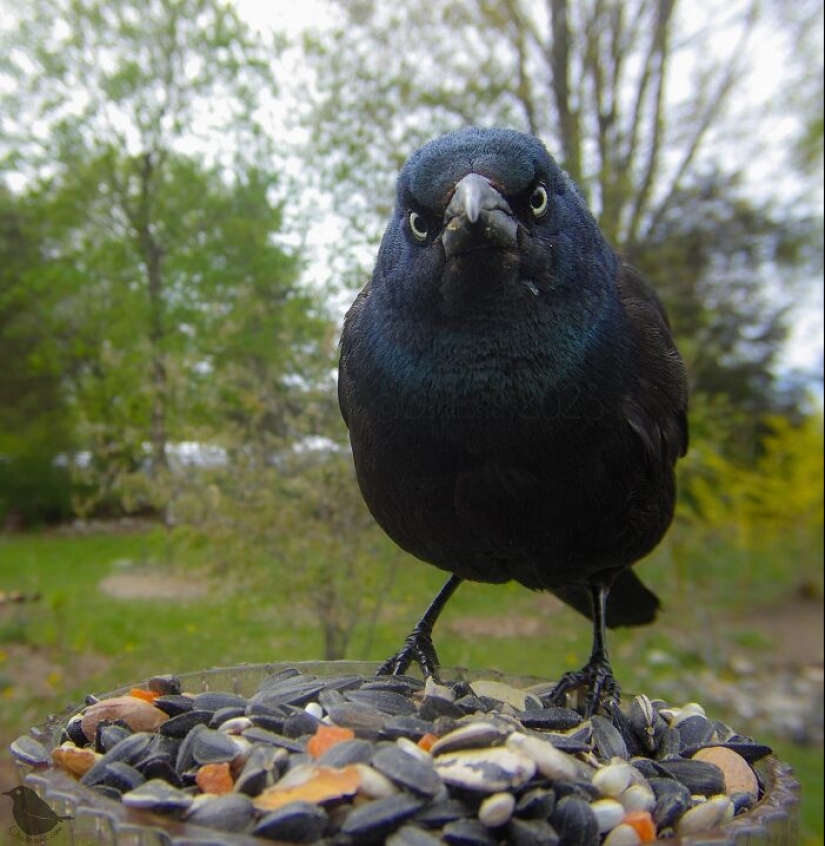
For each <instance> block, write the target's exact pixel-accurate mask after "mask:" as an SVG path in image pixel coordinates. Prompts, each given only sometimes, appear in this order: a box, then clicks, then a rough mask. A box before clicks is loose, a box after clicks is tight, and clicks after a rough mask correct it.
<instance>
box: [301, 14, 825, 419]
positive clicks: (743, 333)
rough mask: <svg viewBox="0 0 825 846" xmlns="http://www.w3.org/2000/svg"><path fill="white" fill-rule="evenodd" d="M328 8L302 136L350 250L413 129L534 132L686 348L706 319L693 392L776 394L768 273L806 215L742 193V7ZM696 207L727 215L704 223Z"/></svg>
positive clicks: (379, 214) (777, 289)
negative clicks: (652, 289) (653, 285)
mask: <svg viewBox="0 0 825 846" xmlns="http://www.w3.org/2000/svg"><path fill="white" fill-rule="evenodd" d="M334 8H335V9H336V11H337V12H338V15H339V25H338V26H337V27H336V28H335V29H334V30H333V31H332V32H331V33H330V34H324V33H321V34H319V35H317V36H316V38H315V41H314V57H315V59H314V63H313V67H314V70H315V74H316V82H315V88H316V90H317V92H318V94H317V97H316V102H315V112H314V121H313V124H312V126H313V143H314V148H315V150H316V152H317V168H318V170H319V172H321V173H322V174H323V178H324V184H325V185H327V186H332V190H336V189H337V190H338V192H339V194H338V196H339V208H340V209H341V212H342V214H344V215H346V217H347V218H348V221H349V222H350V227H349V231H350V232H351V233H353V237H352V238H351V239H350V240H351V242H352V243H353V244H355V246H357V247H360V245H361V244H362V243H363V240H362V241H360V242H358V243H357V244H356V238H355V237H354V233H361V234H362V235H365V236H366V237H367V238H368V239H372V240H373V241H374V239H375V238H376V237H377V235H378V233H379V232H380V226H381V223H380V222H379V221H382V220H383V219H385V218H386V215H387V212H388V208H387V204H388V202H390V201H391V198H392V197H393V192H392V188H391V181H392V178H393V175H394V173H395V172H396V170H397V168H398V167H399V165H400V164H401V162H402V160H403V159H404V158H405V157H406V156H407V155H408V154H409V153H410V152H412V150H413V149H414V148H415V147H416V146H418V145H419V144H420V143H421V142H422V141H423V140H425V139H426V138H428V137H430V136H432V135H433V134H436V133H438V132H441V131H445V130H449V129H453V128H456V127H458V126H461V125H464V124H468V123H484V124H489V123H502V124H509V125H513V126H516V127H518V128H521V129H524V130H527V131H530V132H532V133H534V134H537V135H539V136H541V137H543V138H544V139H545V140H546V142H547V143H548V147H549V149H550V150H551V152H555V155H556V157H557V158H558V159H559V161H560V163H561V164H562V165H563V166H564V167H565V168H566V169H567V170H568V171H569V172H570V174H571V176H572V177H573V178H574V180H575V181H576V182H577V183H578V184H579V185H580V186H581V187H582V189H583V191H584V192H585V193H586V194H587V196H588V199H589V202H590V203H591V206H592V207H593V209H594V211H595V212H596V214H597V216H598V217H599V222H600V225H601V227H602V229H603V230H604V232H605V234H606V235H607V237H608V238H609V239H610V240H611V241H612V242H613V243H614V244H615V245H616V246H617V247H618V248H619V249H620V250H622V251H623V252H624V253H626V254H627V255H628V256H630V257H631V258H632V259H634V260H636V261H637V262H638V264H639V265H640V267H641V269H642V270H643V271H644V272H646V273H647V274H649V275H657V276H658V280H657V281H658V282H659V287H660V290H661V292H662V294H663V297H664V299H665V301H666V303H667V305H668V306H669V307H670V308H671V310H672V311H673V312H674V323H675V329H676V331H677V335H678V336H679V338H680V339H681V340H682V341H683V342H684V343H685V345H686V346H690V345H691V341H690V339H691V338H692V337H694V335H696V336H701V337H706V336H707V335H708V332H707V327H711V329H712V331H711V332H710V335H711V336H712V337H711V340H712V341H713V344H714V345H713V346H712V347H706V348H704V350H703V360H702V366H701V367H697V368H696V369H695V370H694V373H693V378H694V382H695V388H696V390H698V391H700V392H702V391H706V392H708V393H714V392H717V391H719V390H720V389H725V390H727V389H728V388H729V387H730V386H731V385H734V384H735V385H739V386H740V390H739V396H741V395H742V394H743V393H747V394H748V396H747V402H748V404H749V405H750V406H755V405H761V406H762V407H765V406H767V407H771V406H772V403H773V402H774V397H773V391H774V378H773V373H772V369H771V368H772V365H773V360H774V357H775V354H776V352H777V350H778V348H779V346H780V345H781V342H782V340H783V338H784V334H785V331H786V327H785V325H784V323H783V315H784V305H785V304H786V303H785V301H783V299H782V293H781V289H782V288H783V285H780V284H776V285H774V290H773V291H772V292H771V296H770V297H768V296H765V295H764V292H765V290H766V284H767V283H766V276H767V275H768V274H767V273H766V268H769V269H770V273H771V274H773V276H774V278H779V279H781V280H782V282H783V283H787V282H788V280H789V279H790V278H791V270H792V269H793V267H794V265H795V262H796V261H797V259H798V255H799V252H798V251H796V252H794V251H793V250H789V249H786V247H787V246H788V244H789V243H791V242H794V240H795V239H796V238H797V236H799V235H800V233H801V232H802V230H804V236H805V237H806V238H810V237H812V235H811V232H812V229H813V227H812V226H811V224H810V222H809V220H808V219H807V217H806V216H804V215H803V217H802V219H801V220H799V221H798V220H797V218H799V216H800V215H799V212H798V210H797V208H796V207H795V205H794V202H793V199H794V198H790V197H782V196H779V195H778V194H777V192H774V194H773V196H769V197H768V198H767V199H760V200H754V199H753V198H752V195H749V194H748V190H749V186H748V185H747V180H745V179H744V167H743V166H741V163H743V162H748V161H749V159H750V158H751V157H757V158H758V156H759V154H760V153H761V149H760V146H759V145H760V144H761V141H760V139H761V137H762V133H759V132H755V131H754V126H755V125H756V119H757V116H761V114H762V109H763V106H764V104H763V103H762V102H760V100H759V97H758V96H757V95H756V94H755V93H754V91H753V90H750V92H749V96H748V97H734V96H733V95H734V94H738V93H740V92H742V90H743V88H744V86H745V85H746V80H747V74H746V71H747V69H748V68H747V61H748V59H749V58H750V57H749V53H748V47H749V44H750V41H751V40H752V39H753V38H754V35H755V33H756V32H757V27H758V25H759V18H758V15H757V5H756V3H755V2H751V0H742V1H741V2H737V3H733V4H729V5H728V6H727V7H726V8H725V11H724V12H723V13H720V12H719V10H718V7H716V6H714V7H713V8H712V9H705V8H704V7H700V8H698V9H697V8H696V7H695V6H691V8H690V10H688V9H687V8H685V9H684V10H683V9H681V8H680V6H679V4H678V3H677V2H676V0H626V2H612V0H586V2H581V3H575V4H573V3H569V2H568V0H548V2H547V3H544V4H535V3H528V2H526V0H506V2H498V3H492V2H487V0H460V2H447V0H436V2H434V3H430V4H428V5H427V7H426V8H423V7H419V6H416V5H410V4H406V5H404V4H389V3H381V2H377V0H362V1H361V2H356V3H351V2H340V3H336V4H334ZM702 12H704V13H705V14H704V16H703V15H702ZM723 162H724V163H725V164H722V163H723ZM731 162H733V164H731ZM774 181H775V182H776V181H778V180H774ZM750 188H751V190H752V186H750ZM708 211H713V214H712V216H711V220H713V221H714V223H718V222H719V221H722V220H724V221H726V225H725V226H724V227H722V228H716V227H715V225H713V224H709V223H708V221H707V219H706V218H705V217H704V215H705V214H706V213H707V212H708ZM777 231H778V232H780V233H785V236H784V237H777V236H776V235H775V234H774V233H775V232H777ZM672 236H673V237H678V239H679V240H680V244H679V245H673V244H671V243H670V239H671V237H672ZM691 242H701V250H699V251H698V252H696V253H694V252H692V251H691V249H690V245H691ZM665 245H667V249H665ZM355 254H356V250H355V247H354V248H353V256H355ZM731 256H733V257H747V258H746V260H744V261H742V262H739V263H738V265H737V261H738V260H737V259H736V258H734V259H733V260H730V258H729V257H731ZM674 258H677V259H678V260H679V261H680V262H681V264H680V265H678V267H675V268H674V267H673V264H672V260H673V259H674ZM356 263H357V259H356V258H355V257H354V258H353V264H356ZM734 265H737V266H734ZM665 269H667V271H670V272H665ZM727 270H733V271H734V273H735V277H736V290H737V295H736V296H735V297H728V296H727V295H726V292H727V277H726V272H727ZM749 274H750V275H749ZM365 275H366V269H365V268H364V269H362V277H363V276H365ZM680 300H681V301H683V302H684V303H686V304H687V305H686V307H684V308H681V309H680V308H679V302H680ZM732 327H736V329H737V331H735V332H731V331H730V329H731V328H732ZM743 338H744V339H746V342H743V341H742V339H743ZM740 365H742V366H744V365H747V367H748V368H750V370H751V371H752V374H751V376H749V378H748V379H747V380H745V381H744V382H740V381H739V380H738V374H736V373H735V372H734V371H731V372H729V371H730V368H732V367H734V369H735V367H739V366H740ZM720 386H723V388H722V387H720Z"/></svg>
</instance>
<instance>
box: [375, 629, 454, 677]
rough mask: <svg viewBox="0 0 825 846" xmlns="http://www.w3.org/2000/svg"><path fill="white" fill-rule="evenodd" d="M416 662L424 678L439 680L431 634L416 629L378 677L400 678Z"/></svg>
mask: <svg viewBox="0 0 825 846" xmlns="http://www.w3.org/2000/svg"><path fill="white" fill-rule="evenodd" d="M413 662H415V663H416V664H418V666H419V667H421V672H422V673H423V674H424V677H425V678H427V677H428V676H432V677H433V678H434V679H436V680H437V679H438V667H439V662H438V655H437V654H436V651H435V646H434V645H433V639H432V637H431V636H430V634H429V632H427V631H423V630H421V629H418V628H415V629H413V631H412V632H411V633H410V635H409V637H408V638H407V639H406V641H404V645H403V646H402V647H401V649H399V650H398V652H396V653H395V655H393V656H392V657H391V658H388V659H387V660H386V661H385V662H384V663H383V664H382V665H381V666H380V667H379V668H378V671H377V672H376V675H378V676H400V675H403V674H404V673H406V672H407V669H408V668H409V666H410V664H412V663H413Z"/></svg>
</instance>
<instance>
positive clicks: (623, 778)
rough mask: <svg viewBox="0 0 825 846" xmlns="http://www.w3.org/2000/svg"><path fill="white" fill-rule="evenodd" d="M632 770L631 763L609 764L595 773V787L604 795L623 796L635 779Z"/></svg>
mask: <svg viewBox="0 0 825 846" xmlns="http://www.w3.org/2000/svg"><path fill="white" fill-rule="evenodd" d="M632 770H634V767H631V766H630V764H625V763H621V764H608V765H607V766H606V767H602V768H601V769H599V770H596V772H595V773H594V774H593V787H595V788H596V789H597V790H598V791H599V793H601V794H602V796H612V797H614V798H615V797H617V796H621V795H622V793H624V791H625V790H627V788H628V787H629V786H630V784H631V782H632V781H633V772H632Z"/></svg>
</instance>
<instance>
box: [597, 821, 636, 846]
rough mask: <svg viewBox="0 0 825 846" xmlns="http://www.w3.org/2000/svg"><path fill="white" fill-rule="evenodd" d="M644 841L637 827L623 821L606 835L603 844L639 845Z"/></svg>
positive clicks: (610, 845)
mask: <svg viewBox="0 0 825 846" xmlns="http://www.w3.org/2000/svg"><path fill="white" fill-rule="evenodd" d="M641 842H642V839H641V837H639V833H638V832H637V831H636V829H635V828H633V827H632V826H629V825H625V823H622V824H621V825H617V826H616V828H614V829H613V831H611V832H610V834H608V835H607V837H605V839H604V841H603V843H602V846H639V844H640V843H641Z"/></svg>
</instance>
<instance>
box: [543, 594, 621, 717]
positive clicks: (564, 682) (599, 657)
mask: <svg viewBox="0 0 825 846" xmlns="http://www.w3.org/2000/svg"><path fill="white" fill-rule="evenodd" d="M609 592H610V588H609V587H606V586H605V585H593V586H591V588H590V601H591V603H592V605H593V649H592V650H591V652H590V660H589V661H588V662H587V664H585V666H584V667H582V669H581V670H578V671H576V672H571V673H565V674H564V675H563V676H562V677H561V679H560V680H559V683H558V684H557V685H556V686H555V687H554V688H553V691H552V693H551V694H550V699H551V701H552V702H554V703H555V704H556V705H564V704H566V702H567V694H568V693H571V692H577V691H580V692H582V693H584V694H585V697H584V703H583V707H582V708H581V709H580V710H581V711H582V713H583V714H584V716H585V717H590V716H591V715H592V714H593V713H594V712H595V711H597V710H598V709H599V706H601V707H602V708H604V710H606V711H608V712H610V711H612V710H613V709H614V708H617V707H618V705H619V692H620V691H619V685H618V682H617V681H616V679H614V678H613V668H612V667H611V666H610V658H609V656H608V654H607V632H606V625H605V619H606V616H605V615H606V608H607V595H608V593H609Z"/></svg>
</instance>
